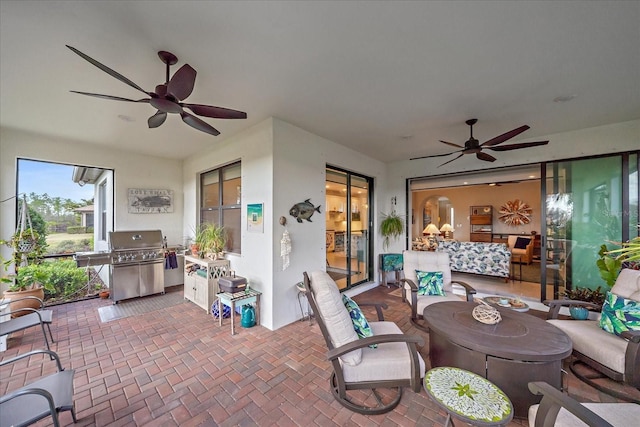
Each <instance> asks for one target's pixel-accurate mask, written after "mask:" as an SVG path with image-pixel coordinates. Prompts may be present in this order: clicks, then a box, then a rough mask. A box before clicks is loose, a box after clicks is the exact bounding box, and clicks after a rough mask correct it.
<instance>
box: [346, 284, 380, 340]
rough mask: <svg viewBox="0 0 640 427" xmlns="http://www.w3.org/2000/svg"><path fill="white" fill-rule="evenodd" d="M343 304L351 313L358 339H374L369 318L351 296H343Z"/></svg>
mask: <svg viewBox="0 0 640 427" xmlns="http://www.w3.org/2000/svg"><path fill="white" fill-rule="evenodd" d="M342 302H343V304H344V306H345V308H346V309H347V311H348V312H349V316H350V317H351V322H353V329H354V330H355V331H356V334H358V338H366V337H372V336H373V331H372V330H371V326H369V322H367V318H366V317H365V316H364V314H363V313H362V310H360V307H358V304H356V302H355V301H354V300H352V299H351V298H349V295H346V294H342ZM377 346H378V344H372V345H371V346H370V347H371V348H376V347H377Z"/></svg>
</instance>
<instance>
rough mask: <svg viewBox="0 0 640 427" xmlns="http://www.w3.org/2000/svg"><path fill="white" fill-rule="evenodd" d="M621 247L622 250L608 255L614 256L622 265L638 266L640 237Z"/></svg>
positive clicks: (622, 244) (613, 251)
mask: <svg viewBox="0 0 640 427" xmlns="http://www.w3.org/2000/svg"><path fill="white" fill-rule="evenodd" d="M620 245H621V246H622V247H621V248H620V249H614V250H611V251H608V252H607V254H609V255H614V256H615V257H616V260H618V261H619V262H620V263H621V265H622V264H626V265H629V266H637V265H638V264H639V263H640V236H638V237H634V238H633V239H631V240H629V241H628V242H624V243H621V244H620Z"/></svg>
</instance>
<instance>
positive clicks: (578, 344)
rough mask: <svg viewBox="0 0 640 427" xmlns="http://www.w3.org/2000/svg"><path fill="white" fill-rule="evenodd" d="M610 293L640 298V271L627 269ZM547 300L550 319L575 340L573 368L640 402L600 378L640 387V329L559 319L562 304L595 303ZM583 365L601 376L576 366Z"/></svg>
mask: <svg viewBox="0 0 640 427" xmlns="http://www.w3.org/2000/svg"><path fill="white" fill-rule="evenodd" d="M610 292H611V293H612V294H614V295H617V296H618V297H622V298H626V299H629V300H633V301H640V271H638V270H631V269H628V268H625V269H623V270H622V271H621V272H620V275H619V276H618V278H617V279H616V283H615V285H614V286H613V287H612V288H611V291H610ZM545 303H546V304H548V305H549V314H548V318H547V319H548V320H547V322H549V323H551V324H553V325H554V326H556V327H558V328H560V329H561V330H562V331H564V332H565V333H566V334H567V335H569V338H571V341H572V342H573V356H574V360H573V361H572V363H571V365H570V368H571V371H572V372H573V373H574V374H575V375H576V377H578V378H580V380H582V381H584V382H586V383H587V384H589V385H591V386H592V387H594V388H596V389H598V390H601V391H603V392H605V393H608V394H610V395H612V396H615V397H618V398H620V399H623V400H631V401H634V402H637V403H640V401H639V400H638V399H635V398H630V397H629V396H628V395H626V394H624V393H620V392H618V391H617V390H614V389H611V388H610V387H607V386H606V383H603V382H599V381H597V380H599V379H602V378H607V377H608V378H611V379H613V380H614V381H619V382H622V383H625V384H628V385H630V386H633V387H635V388H637V389H640V369H638V367H639V366H640V331H633V330H628V331H624V332H621V333H620V335H615V334H612V333H609V332H606V331H605V330H603V329H602V328H601V327H600V325H599V323H600V322H599V320H561V319H558V314H559V311H560V307H563V306H567V307H570V306H572V305H583V306H587V307H593V306H594V304H590V303H587V302H584V301H577V300H551V301H546V302H545ZM596 307H598V306H596ZM579 364H585V365H588V366H589V367H591V368H592V369H594V370H596V371H597V375H589V376H587V375H584V374H583V373H581V372H580V370H579V369H576V368H575V367H576V366H577V365H579Z"/></svg>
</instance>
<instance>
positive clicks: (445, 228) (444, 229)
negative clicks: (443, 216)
mask: <svg viewBox="0 0 640 427" xmlns="http://www.w3.org/2000/svg"><path fill="white" fill-rule="evenodd" d="M440 231H442V232H443V233H445V232H451V231H453V227H452V226H451V224H442V227H440Z"/></svg>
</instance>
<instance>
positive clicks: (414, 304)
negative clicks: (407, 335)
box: [400, 279, 418, 320]
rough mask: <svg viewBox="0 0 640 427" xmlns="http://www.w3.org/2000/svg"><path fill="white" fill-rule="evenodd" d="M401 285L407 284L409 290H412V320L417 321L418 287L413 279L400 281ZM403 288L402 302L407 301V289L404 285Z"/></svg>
mask: <svg viewBox="0 0 640 427" xmlns="http://www.w3.org/2000/svg"><path fill="white" fill-rule="evenodd" d="M400 283H401V284H402V283H406V284H407V285H409V288H410V289H411V318H412V319H414V320H415V319H417V318H418V285H416V284H415V283H414V282H413V280H411V279H400ZM401 286H402V300H403V301H406V300H407V298H406V292H407V289H406V288H405V287H404V285H401Z"/></svg>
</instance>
